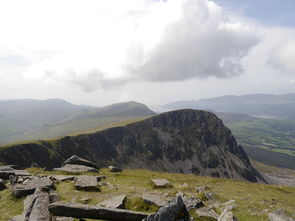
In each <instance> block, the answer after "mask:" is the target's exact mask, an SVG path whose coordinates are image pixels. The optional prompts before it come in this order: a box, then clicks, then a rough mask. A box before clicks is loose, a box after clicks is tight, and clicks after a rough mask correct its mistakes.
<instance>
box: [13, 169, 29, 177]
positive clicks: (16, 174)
mask: <svg viewBox="0 0 295 221" xmlns="http://www.w3.org/2000/svg"><path fill="white" fill-rule="evenodd" d="M14 174H15V176H32V174H30V173H29V172H27V171H25V170H15V171H14Z"/></svg>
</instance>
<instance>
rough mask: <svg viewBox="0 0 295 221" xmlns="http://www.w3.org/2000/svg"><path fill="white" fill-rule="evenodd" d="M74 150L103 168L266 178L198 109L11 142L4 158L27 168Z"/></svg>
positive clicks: (1, 152)
mask: <svg viewBox="0 0 295 221" xmlns="http://www.w3.org/2000/svg"><path fill="white" fill-rule="evenodd" d="M73 154H75V155H78V156H80V157H83V158H86V159H88V160H91V161H93V162H95V163H96V164H97V165H99V166H101V167H106V166H109V165H110V164H114V165H119V166H121V167H123V168H145V169H151V170H158V171H167V172H176V173H194V174H199V175H205V176H213V177H227V178H233V179H239V180H247V181H251V182H258V181H263V178H262V177H261V175H260V174H259V173H258V172H257V171H256V170H255V169H254V168H253V167H252V166H251V164H250V161H249V159H248V157H247V155H246V154H245V152H244V150H243V148H242V147H241V146H239V145H238V144H237V141H236V139H235V138H234V137H233V135H232V134H231V132H230V130H229V129H228V128H227V127H225V126H224V125H223V123H222V121H221V120H220V119H219V118H218V117H216V115H214V114H212V113H210V112H206V111H197V110H178V111H172V112H167V113H163V114H160V115H157V116H155V117H151V118H148V119H146V120H143V121H140V122H136V123H132V124H129V125H127V126H123V127H115V128H110V129H107V130H104V131H100V132H96V133H93V134H84V135H79V136H74V137H69V136H67V137H64V138H62V139H59V140H53V141H38V142H36V143H27V144H19V145H13V146H7V147H4V148H1V149H0V161H2V162H3V163H5V164H17V165H19V166H23V167H29V166H31V165H39V166H41V167H57V166H60V165H61V163H62V162H63V161H64V160H65V159H67V158H69V157H70V156H72V155H73Z"/></svg>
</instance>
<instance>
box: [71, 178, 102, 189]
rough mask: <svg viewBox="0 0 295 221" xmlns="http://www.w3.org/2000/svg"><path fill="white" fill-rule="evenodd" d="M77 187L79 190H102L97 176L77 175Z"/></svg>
mask: <svg viewBox="0 0 295 221" xmlns="http://www.w3.org/2000/svg"><path fill="white" fill-rule="evenodd" d="M75 188H76V189H77V190H86V191H100V189H99V187H98V186H97V179H96V177H95V176H85V175H83V176H77V177H76V178H75Z"/></svg>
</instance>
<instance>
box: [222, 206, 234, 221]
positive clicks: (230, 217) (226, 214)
mask: <svg viewBox="0 0 295 221" xmlns="http://www.w3.org/2000/svg"><path fill="white" fill-rule="evenodd" d="M218 221H237V218H236V217H234V214H233V213H232V212H231V211H230V209H229V208H225V209H224V210H223V211H222V213H221V215H220V216H219V217H218Z"/></svg>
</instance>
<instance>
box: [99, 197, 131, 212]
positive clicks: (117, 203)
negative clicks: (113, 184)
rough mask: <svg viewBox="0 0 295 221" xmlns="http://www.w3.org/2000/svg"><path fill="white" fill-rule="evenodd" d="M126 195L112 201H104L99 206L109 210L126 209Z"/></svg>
mask: <svg viewBox="0 0 295 221" xmlns="http://www.w3.org/2000/svg"><path fill="white" fill-rule="evenodd" d="M126 199H127V197H126V195H122V196H116V197H114V198H112V199H107V200H104V201H103V202H101V203H99V204H98V206H104V207H108V208H116V209H124V204H125V202H126Z"/></svg>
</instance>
